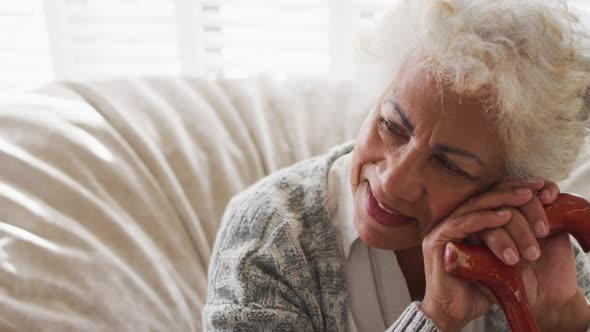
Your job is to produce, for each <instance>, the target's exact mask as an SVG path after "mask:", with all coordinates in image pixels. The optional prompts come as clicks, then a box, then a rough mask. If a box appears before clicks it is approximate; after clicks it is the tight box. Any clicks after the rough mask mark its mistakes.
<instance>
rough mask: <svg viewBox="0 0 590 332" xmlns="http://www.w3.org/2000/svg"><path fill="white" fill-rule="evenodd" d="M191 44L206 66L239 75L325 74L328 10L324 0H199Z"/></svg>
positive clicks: (226, 73)
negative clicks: (200, 1) (193, 39)
mask: <svg viewBox="0 0 590 332" xmlns="http://www.w3.org/2000/svg"><path fill="white" fill-rule="evenodd" d="M195 10H198V11H199V14H198V17H200V18H201V20H200V21H195V22H194V24H193V27H192V28H193V29H195V30H196V32H195V34H194V36H195V42H194V43H193V45H194V47H196V48H197V53H198V54H200V55H201V56H200V57H199V58H200V59H201V60H202V61H203V63H204V64H205V66H206V67H207V71H208V72H209V73H212V74H216V75H225V76H242V75H248V74H254V73H257V72H260V71H262V72H271V73H274V74H275V75H279V76H280V75H294V74H328V73H329V71H330V38H329V37H330V36H329V34H328V27H329V24H330V12H329V8H328V3H327V1H325V0H272V1H271V0H269V1H243V0H242V1H238V0H235V1H221V0H218V1H216V0H209V1H203V2H202V4H201V5H199V6H197V8H196V9H195Z"/></svg>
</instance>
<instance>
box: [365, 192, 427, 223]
mask: <svg viewBox="0 0 590 332" xmlns="http://www.w3.org/2000/svg"><path fill="white" fill-rule="evenodd" d="M365 207H366V209H367V214H368V215H369V216H370V217H371V218H373V219H374V220H375V221H376V222H377V223H379V224H381V225H383V226H386V227H396V226H403V225H405V224H408V223H410V222H412V221H414V220H416V219H414V218H411V217H406V216H404V215H401V214H399V213H398V212H397V211H393V210H391V209H390V208H388V207H385V206H383V205H382V204H380V203H379V201H377V199H376V198H375V196H374V195H373V191H372V190H371V185H370V184H369V182H367V195H366V199H365Z"/></svg>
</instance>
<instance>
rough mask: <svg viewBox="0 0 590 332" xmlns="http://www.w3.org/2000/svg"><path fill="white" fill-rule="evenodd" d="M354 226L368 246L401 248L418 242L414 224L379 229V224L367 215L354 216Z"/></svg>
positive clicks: (391, 248) (412, 245)
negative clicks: (362, 216)
mask: <svg viewBox="0 0 590 332" xmlns="http://www.w3.org/2000/svg"><path fill="white" fill-rule="evenodd" d="M354 226H355V227H356V230H357V232H358V234H359V237H360V239H361V240H362V241H363V242H364V243H365V244H366V245H368V246H370V247H373V248H378V249H383V250H401V249H406V248H411V247H414V246H416V245H419V244H420V241H419V240H418V239H417V238H418V236H417V234H418V231H417V230H416V229H415V228H416V227H415V225H408V226H405V227H400V228H396V229H385V230H383V229H379V228H380V227H379V224H378V223H377V222H376V221H374V220H370V218H369V217H364V218H355V219H354Z"/></svg>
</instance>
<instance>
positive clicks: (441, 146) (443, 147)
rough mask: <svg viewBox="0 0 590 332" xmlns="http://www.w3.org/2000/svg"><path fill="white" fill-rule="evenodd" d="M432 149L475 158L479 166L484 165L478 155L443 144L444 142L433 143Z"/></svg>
mask: <svg viewBox="0 0 590 332" xmlns="http://www.w3.org/2000/svg"><path fill="white" fill-rule="evenodd" d="M433 150H434V151H436V152H440V153H451V154H456V155H460V156H463V157H467V158H471V159H473V160H475V161H476V162H477V163H478V164H480V165H481V166H484V163H483V161H482V160H481V159H480V158H479V157H478V156H476V155H475V154H473V153H471V152H469V151H465V150H462V149H459V148H455V147H452V146H448V145H444V144H437V145H435V146H434V148H433Z"/></svg>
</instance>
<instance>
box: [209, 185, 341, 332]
mask: <svg viewBox="0 0 590 332" xmlns="http://www.w3.org/2000/svg"><path fill="white" fill-rule="evenodd" d="M277 196H279V197H281V196H283V194H281V193H274V192H270V195H266V194H264V193H254V194H253V193H248V194H244V195H242V196H241V197H239V198H237V199H234V200H232V201H231V203H230V205H229V206H228V208H227V209H226V213H225V215H224V220H223V221H222V225H221V228H220V231H219V232H218V236H217V239H216V242H215V247H214V250H213V254H212V257H211V263H210V267H209V284H208V290H207V303H206V305H205V307H204V308H203V326H204V330H205V331H344V330H345V324H346V289H345V285H344V280H343V277H342V260H341V259H340V256H339V252H338V251H337V250H336V249H334V250H331V251H330V250H325V249H323V248H319V249H318V247H317V246H322V245H323V246H325V245H328V244H331V243H332V242H333V244H332V245H333V246H335V245H336V242H335V238H334V239H333V240H330V239H331V237H329V236H326V232H324V231H323V230H321V229H320V230H318V227H319V225H320V224H321V223H319V222H313V221H314V219H313V218H316V215H317V214H313V215H310V216H307V217H306V218H307V219H310V220H311V221H312V222H311V224H310V225H307V224H304V223H303V222H302V221H301V220H302V219H305V218H303V217H301V216H298V215H297V214H296V213H293V212H291V210H287V211H286V210H285V209H284V208H283V205H284V204H276V203H275V202H274V201H273V199H272V198H271V197H277ZM301 210H303V211H305V209H301ZM328 226H329V225H328ZM307 242H311V243H313V244H314V245H315V246H316V247H312V245H310V244H309V243H307ZM330 252H334V255H331V254H330ZM335 255H336V256H335Z"/></svg>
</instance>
